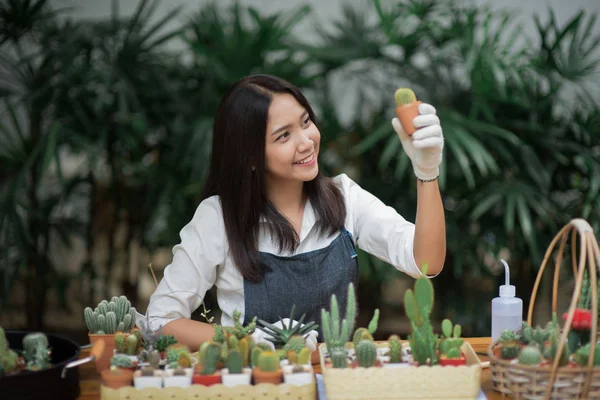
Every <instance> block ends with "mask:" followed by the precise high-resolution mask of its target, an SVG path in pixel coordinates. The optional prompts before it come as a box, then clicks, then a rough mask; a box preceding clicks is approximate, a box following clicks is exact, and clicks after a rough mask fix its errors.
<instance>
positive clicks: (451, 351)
mask: <svg viewBox="0 0 600 400" xmlns="http://www.w3.org/2000/svg"><path fill="white" fill-rule="evenodd" d="M442 333H443V334H444V338H443V339H442V340H441V341H440V344H439V348H440V352H441V353H442V354H444V355H445V356H446V358H449V359H456V358H460V357H461V355H462V353H461V350H460V347H461V346H462V344H463V342H464V340H463V339H461V337H460V335H461V334H462V328H461V327H460V325H458V324H456V325H454V327H453V326H452V321H450V320H449V319H444V320H443V321H442Z"/></svg>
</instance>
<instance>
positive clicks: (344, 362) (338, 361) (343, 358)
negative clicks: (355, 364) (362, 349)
mask: <svg viewBox="0 0 600 400" xmlns="http://www.w3.org/2000/svg"><path fill="white" fill-rule="evenodd" d="M329 357H330V358H331V364H332V365H333V368H346V367H347V366H348V350H346V349H345V348H343V347H336V348H334V349H333V350H331V354H330V355H329Z"/></svg>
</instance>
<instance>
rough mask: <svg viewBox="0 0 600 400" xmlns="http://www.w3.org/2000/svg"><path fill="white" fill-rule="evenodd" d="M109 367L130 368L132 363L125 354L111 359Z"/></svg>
mask: <svg viewBox="0 0 600 400" xmlns="http://www.w3.org/2000/svg"><path fill="white" fill-rule="evenodd" d="M110 365H111V366H114V367H118V368H131V367H133V361H131V359H130V358H129V357H127V355H125V354H117V355H115V356H114V357H113V358H111V360H110Z"/></svg>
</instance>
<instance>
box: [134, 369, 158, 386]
mask: <svg viewBox="0 0 600 400" xmlns="http://www.w3.org/2000/svg"><path fill="white" fill-rule="evenodd" d="M133 385H134V386H135V388H136V389H138V390H141V389H145V388H149V387H152V388H158V389H160V388H161V387H162V385H163V371H161V370H160V369H155V368H153V367H151V366H148V367H144V368H142V369H140V370H137V371H135V372H134V373H133Z"/></svg>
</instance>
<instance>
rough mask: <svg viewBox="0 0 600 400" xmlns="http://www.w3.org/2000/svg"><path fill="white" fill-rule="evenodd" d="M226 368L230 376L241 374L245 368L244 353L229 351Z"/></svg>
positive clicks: (234, 350)
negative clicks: (243, 362)
mask: <svg viewBox="0 0 600 400" xmlns="http://www.w3.org/2000/svg"><path fill="white" fill-rule="evenodd" d="M226 366H227V369H228V370H229V373H230V374H241V373H242V368H243V365H242V353H241V352H240V351H239V350H237V349H233V350H229V354H228V355H227V363H226Z"/></svg>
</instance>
